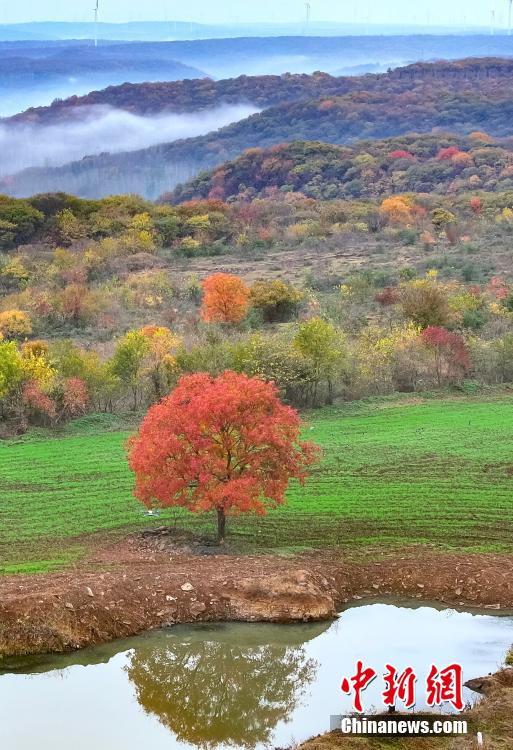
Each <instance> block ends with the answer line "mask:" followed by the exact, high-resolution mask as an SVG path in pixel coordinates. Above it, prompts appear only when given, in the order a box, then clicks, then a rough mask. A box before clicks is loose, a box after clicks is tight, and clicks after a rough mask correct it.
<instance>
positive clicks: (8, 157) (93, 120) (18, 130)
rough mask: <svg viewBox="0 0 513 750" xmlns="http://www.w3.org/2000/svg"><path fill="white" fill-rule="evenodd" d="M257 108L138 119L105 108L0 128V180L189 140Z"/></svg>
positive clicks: (225, 108) (240, 106)
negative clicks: (64, 120)
mask: <svg viewBox="0 0 513 750" xmlns="http://www.w3.org/2000/svg"><path fill="white" fill-rule="evenodd" d="M257 111H258V110H257V109H256V108H255V107H252V106H251V105H249V104H247V105H238V106H225V107H220V108H218V109H214V110H210V111H209V112H202V113H200V114H186V115H177V114H169V115H158V116H155V117H141V116H139V115H133V114H130V113H129V112H125V111H123V110H118V109H110V108H105V107H87V108H83V109H81V110H80V111H76V112H75V113H74V119H73V121H72V122H68V123H65V124H61V125H52V126H37V125H27V124H16V125H5V124H4V125H1V124H0V176H2V177H5V176H7V175H12V174H15V173H16V172H19V171H20V170H22V169H26V168H28V167H55V166H61V165H63V164H66V163H67V162H70V161H76V160H78V159H82V158H83V157H84V156H88V155H91V154H99V153H105V152H110V153H118V152H123V151H136V150H137V149H142V148H147V147H149V146H155V145H157V144H159V143H166V142H171V141H175V140H179V139H181V138H193V137H195V136H198V135H203V134H205V133H209V132H211V131H214V130H218V129H219V128H221V127H224V126H225V125H229V124H230V123H232V122H236V121H237V120H242V119H244V118H246V117H249V115H252V114H254V113H255V112H257Z"/></svg>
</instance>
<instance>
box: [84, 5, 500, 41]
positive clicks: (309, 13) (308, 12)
mask: <svg viewBox="0 0 513 750" xmlns="http://www.w3.org/2000/svg"><path fill="white" fill-rule="evenodd" d="M507 3H508V34H509V35H510V36H511V33H512V23H513V0H507ZM305 10H306V28H307V29H308V27H309V26H310V20H311V17H312V4H311V3H310V2H309V1H307V2H306V3H305ZM99 13H100V0H96V5H95V6H94V46H95V47H97V46H98V18H99ZM495 18H496V16H495V10H493V11H492V28H491V33H492V34H494V33H495Z"/></svg>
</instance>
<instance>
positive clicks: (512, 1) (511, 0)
mask: <svg viewBox="0 0 513 750" xmlns="http://www.w3.org/2000/svg"><path fill="white" fill-rule="evenodd" d="M508 6H509V7H508V34H509V35H510V36H511V11H512V8H513V0H508Z"/></svg>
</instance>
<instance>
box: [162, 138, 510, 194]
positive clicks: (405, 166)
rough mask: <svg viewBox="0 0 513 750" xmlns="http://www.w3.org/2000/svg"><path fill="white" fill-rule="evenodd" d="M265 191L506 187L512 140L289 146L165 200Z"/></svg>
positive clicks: (248, 157)
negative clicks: (506, 141)
mask: <svg viewBox="0 0 513 750" xmlns="http://www.w3.org/2000/svg"><path fill="white" fill-rule="evenodd" d="M272 188H277V189H279V190H281V191H282V192H301V193H303V194H305V195H307V196H308V197H310V198H316V199H321V200H322V199H324V200H331V199H334V198H363V197H365V198H376V197H379V196H382V195H389V194H392V193H408V192H415V193H451V194H455V193H460V192H469V191H471V190H476V189H478V190H487V191H496V190H499V191H506V190H512V189H513V142H511V141H509V142H508V143H507V144H499V143H495V142H493V141H491V142H490V141H489V140H488V139H487V138H484V137H483V135H481V134H476V135H474V136H472V137H470V138H458V137H455V136H450V135H443V134H437V135H434V136H431V135H430V136H417V135H409V136H402V137H399V138H389V139H385V140H380V141H363V142H359V143H358V144H355V145H354V146H351V147H347V146H335V145H331V144H327V143H318V142H317V143H315V142H304V141H295V142H293V143H290V144H283V145H280V146H273V147H271V148H267V149H250V150H248V151H246V152H245V153H244V154H242V155H241V156H239V157H237V158H236V159H234V160H233V161H229V162H227V163H225V164H223V165H222V166H220V167H218V168H216V169H214V170H212V171H211V172H208V173H204V174H202V175H199V176H198V177H197V178H195V179H194V180H192V181H191V182H189V183H188V184H186V185H181V186H178V187H177V188H176V189H175V191H174V192H173V194H172V195H171V196H170V200H171V201H172V202H176V203H180V202H183V201H187V200H192V199H198V198H209V197H215V198H217V199H222V200H228V199H230V198H253V197H257V196H263V195H265V194H266V193H267V192H268V191H269V189H272Z"/></svg>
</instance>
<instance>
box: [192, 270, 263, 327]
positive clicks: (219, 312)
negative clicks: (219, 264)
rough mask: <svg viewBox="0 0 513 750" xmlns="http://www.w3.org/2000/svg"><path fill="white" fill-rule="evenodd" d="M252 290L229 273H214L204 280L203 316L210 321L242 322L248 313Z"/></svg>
mask: <svg viewBox="0 0 513 750" xmlns="http://www.w3.org/2000/svg"><path fill="white" fill-rule="evenodd" d="M250 297H251V291H250V289H249V287H248V286H247V284H245V283H244V281H242V279H239V278H238V276H232V274H229V273H214V274H212V276H208V278H206V279H205V281H204V282H203V306H202V309H201V316H202V318H203V320H205V321H207V322H208V323H240V322H241V320H244V318H245V317H246V315H247V312H248V310H249V304H250Z"/></svg>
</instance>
